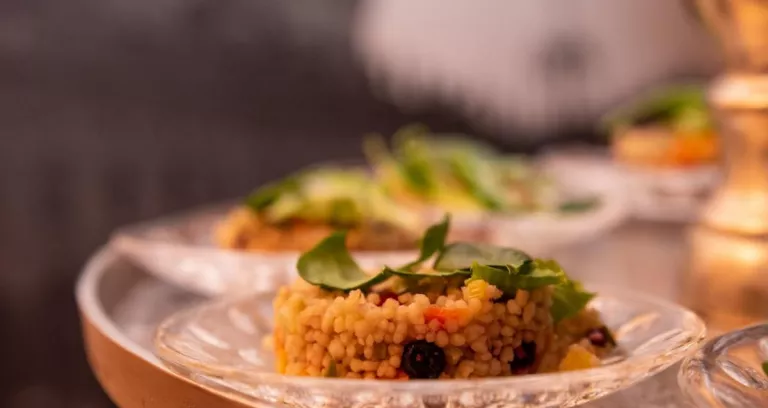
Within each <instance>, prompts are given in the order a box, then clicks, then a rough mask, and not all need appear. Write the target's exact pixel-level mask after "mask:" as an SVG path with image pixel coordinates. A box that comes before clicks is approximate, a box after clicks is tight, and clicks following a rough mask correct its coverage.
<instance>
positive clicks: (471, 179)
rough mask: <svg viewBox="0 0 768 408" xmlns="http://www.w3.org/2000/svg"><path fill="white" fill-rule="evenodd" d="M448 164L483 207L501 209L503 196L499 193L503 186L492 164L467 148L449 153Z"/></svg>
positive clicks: (503, 200)
mask: <svg viewBox="0 0 768 408" xmlns="http://www.w3.org/2000/svg"><path fill="white" fill-rule="evenodd" d="M448 164H449V166H450V167H451V170H452V171H453V173H454V176H456V178H457V179H458V180H459V181H460V182H461V183H463V184H464V186H465V187H466V188H467V190H469V193H470V194H471V195H472V196H473V197H475V199H476V200H478V201H479V202H480V203H482V205H483V206H484V207H485V208H487V209H490V210H501V209H503V208H505V207H506V200H505V197H504V195H503V194H502V193H501V191H503V190H504V187H503V186H502V184H501V180H500V179H499V176H498V174H497V172H496V171H495V169H494V167H493V165H491V164H490V163H488V162H487V161H486V160H483V159H482V158H480V157H478V156H477V155H474V154H472V152H471V151H467V150H462V151H457V152H454V153H453V154H451V155H450V157H449V158H448Z"/></svg>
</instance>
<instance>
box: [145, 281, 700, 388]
mask: <svg viewBox="0 0 768 408" xmlns="http://www.w3.org/2000/svg"><path fill="white" fill-rule="evenodd" d="M585 286H586V287H587V288H589V289H590V290H595V289H596V288H600V290H606V289H608V290H613V291H614V292H615V293H612V294H611V295H603V296H601V295H599V294H598V295H597V296H596V297H595V299H594V300H600V299H616V300H622V299H628V298H634V299H636V301H639V302H646V303H649V304H652V305H654V306H658V307H662V308H665V309H668V308H671V309H675V310H676V311H678V312H680V313H681V314H682V315H683V316H685V317H684V318H683V319H684V320H686V321H688V322H689V326H690V327H688V331H687V332H686V333H688V335H687V336H686V338H687V339H688V340H687V341H685V342H683V341H681V340H678V341H676V342H675V344H674V347H671V348H669V349H668V350H666V351H665V352H663V353H660V352H656V353H651V354H641V355H637V356H630V357H629V358H627V359H625V360H622V361H620V362H617V363H613V364H610V365H606V366H600V367H595V368H589V369H585V370H576V371H565V372H555V373H542V374H529V375H523V376H512V377H492V378H477V379H466V380H465V379H461V380H458V379H446V380H439V381H435V380H409V381H401V380H375V381H370V380H365V379H349V378H324V377H305V376H291V375H284V374H279V373H273V372H266V373H264V372H249V371H247V370H244V369H238V368H236V367H229V366H223V365H220V364H208V363H200V362H197V361H196V360H193V359H191V358H188V357H186V356H184V355H183V354H181V353H178V352H176V351H175V350H173V349H172V348H171V347H168V346H167V345H166V344H165V342H164V341H163V340H162V339H163V337H164V336H165V332H166V331H167V330H168V327H170V326H173V325H174V324H175V323H177V322H178V321H181V320H184V319H185V318H187V317H189V316H190V315H193V314H195V313H197V312H198V311H199V310H201V309H203V308H209V307H211V308H212V307H222V306H224V305H228V304H235V303H239V302H244V301H249V300H251V301H252V300H254V299H255V298H260V297H266V294H257V295H249V296H240V297H236V298H228V299H219V300H214V301H208V302H204V303H203V304H201V305H197V306H195V307H192V308H189V309H186V310H182V311H179V312H177V313H175V314H174V315H171V316H169V317H168V318H166V319H165V320H164V321H163V322H162V323H161V324H160V325H159V326H158V328H157V330H156V332H155V337H154V340H153V343H154V346H155V350H154V351H155V354H156V355H157V356H158V357H159V358H160V360H161V361H163V362H164V363H165V364H168V365H170V366H172V367H178V368H183V369H185V370H190V369H192V368H194V369H197V370H200V372H201V373H202V374H205V375H214V376H217V377H220V378H222V379H233V380H234V379H248V380H250V381H254V382H258V383H262V384H276V383H290V384H291V385H295V386H298V387H302V388H305V389H312V388H318V387H321V388H322V387H328V386H333V387H342V388H344V387H353V388H354V389H358V391H356V392H365V391H368V390H371V391H372V390H377V391H381V390H382V389H384V390H387V391H390V392H397V391H402V392H414V391H417V389H418V388H420V387H422V386H423V385H426V384H430V390H429V391H428V393H438V392H439V391H440V390H441V389H452V390H455V389H459V388H461V389H478V388H487V387H498V386H504V385H506V386H509V387H510V388H512V387H514V388H519V387H521V386H534V387H533V389H540V388H541V385H542V384H545V383H548V382H551V381H554V380H556V381H558V382H559V383H561V384H569V383H574V382H576V383H583V382H589V381H599V380H605V379H608V378H611V377H614V376H615V375H616V373H621V372H627V370H629V371H630V372H632V371H638V370H639V369H641V368H642V369H643V370H646V369H647V368H648V367H650V366H652V365H653V364H654V363H655V362H657V361H658V360H659V359H660V358H663V357H666V359H665V362H664V364H661V368H666V367H669V366H670V365H672V364H674V363H675V362H678V361H680V360H682V359H684V358H686V357H687V356H690V355H691V354H692V353H694V352H695V351H696V350H697V349H698V347H697V346H698V345H699V344H701V343H702V342H703V341H704V339H705V337H706V332H707V329H706V325H705V324H704V321H703V320H702V319H701V317H699V316H698V315H697V314H696V313H694V312H693V311H691V310H690V309H688V308H686V307H684V306H682V305H679V304H676V303H674V302H671V301H668V300H665V299H662V298H660V297H657V296H653V295H650V294H647V293H638V292H636V291H632V290H631V289H627V288H623V289H619V288H617V287H616V286H615V285H605V284H587V285H585ZM594 300H593V301H594ZM678 329H681V328H678ZM678 335H679V334H678ZM676 337H677V336H676ZM670 351H672V352H671V353H670ZM656 372H658V370H656ZM361 390H363V391H361Z"/></svg>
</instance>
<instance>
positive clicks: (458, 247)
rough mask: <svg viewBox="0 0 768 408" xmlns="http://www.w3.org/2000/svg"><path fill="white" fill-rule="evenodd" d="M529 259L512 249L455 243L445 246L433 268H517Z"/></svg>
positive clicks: (527, 256)
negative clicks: (497, 266)
mask: <svg viewBox="0 0 768 408" xmlns="http://www.w3.org/2000/svg"><path fill="white" fill-rule="evenodd" d="M530 259H531V257H530V256H529V255H528V254H526V253H525V252H523V251H521V250H519V249H514V248H503V247H497V246H493V245H488V244H470V243H468V242H455V243H452V244H449V245H446V247H445V249H443V251H442V253H440V255H439V256H438V257H437V259H436V260H435V264H434V266H433V268H434V269H436V270H438V271H452V270H456V269H464V270H469V269H470V268H471V267H472V264H473V263H475V262H477V263H478V264H481V265H512V266H515V267H519V266H520V265H522V264H523V262H525V261H527V260H530Z"/></svg>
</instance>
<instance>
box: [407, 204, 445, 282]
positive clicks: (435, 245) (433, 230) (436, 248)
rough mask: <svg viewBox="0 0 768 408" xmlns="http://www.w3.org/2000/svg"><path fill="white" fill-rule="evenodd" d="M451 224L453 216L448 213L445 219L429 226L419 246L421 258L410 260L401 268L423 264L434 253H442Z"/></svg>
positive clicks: (408, 268)
mask: <svg viewBox="0 0 768 408" xmlns="http://www.w3.org/2000/svg"><path fill="white" fill-rule="evenodd" d="M450 225H451V216H450V214H446V215H445V217H443V220H442V221H441V222H440V223H438V224H435V225H432V226H431V227H429V228H427V231H426V232H424V236H423V237H422V238H421V247H420V248H419V258H418V259H416V260H415V261H413V262H410V263H408V264H406V265H404V266H402V267H400V268H399V269H403V270H410V269H411V268H413V267H414V266H417V265H419V264H421V263H422V262H424V261H426V260H427V259H429V258H431V257H432V256H433V255H434V254H436V253H440V252H442V251H443V249H444V248H445V239H446V237H448V229H449V228H450Z"/></svg>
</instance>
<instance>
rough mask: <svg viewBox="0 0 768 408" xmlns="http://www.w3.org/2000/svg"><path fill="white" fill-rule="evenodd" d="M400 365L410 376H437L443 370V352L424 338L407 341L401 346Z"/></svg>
mask: <svg viewBox="0 0 768 408" xmlns="http://www.w3.org/2000/svg"><path fill="white" fill-rule="evenodd" d="M402 367H403V370H404V371H405V373H406V374H408V377H410V378H438V377H440V374H442V373H443V370H445V352H444V351H443V349H441V348H440V347H438V346H436V345H435V344H433V343H430V342H428V341H424V340H417V341H414V342H411V343H408V344H406V345H405V347H404V348H403V357H402Z"/></svg>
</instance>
